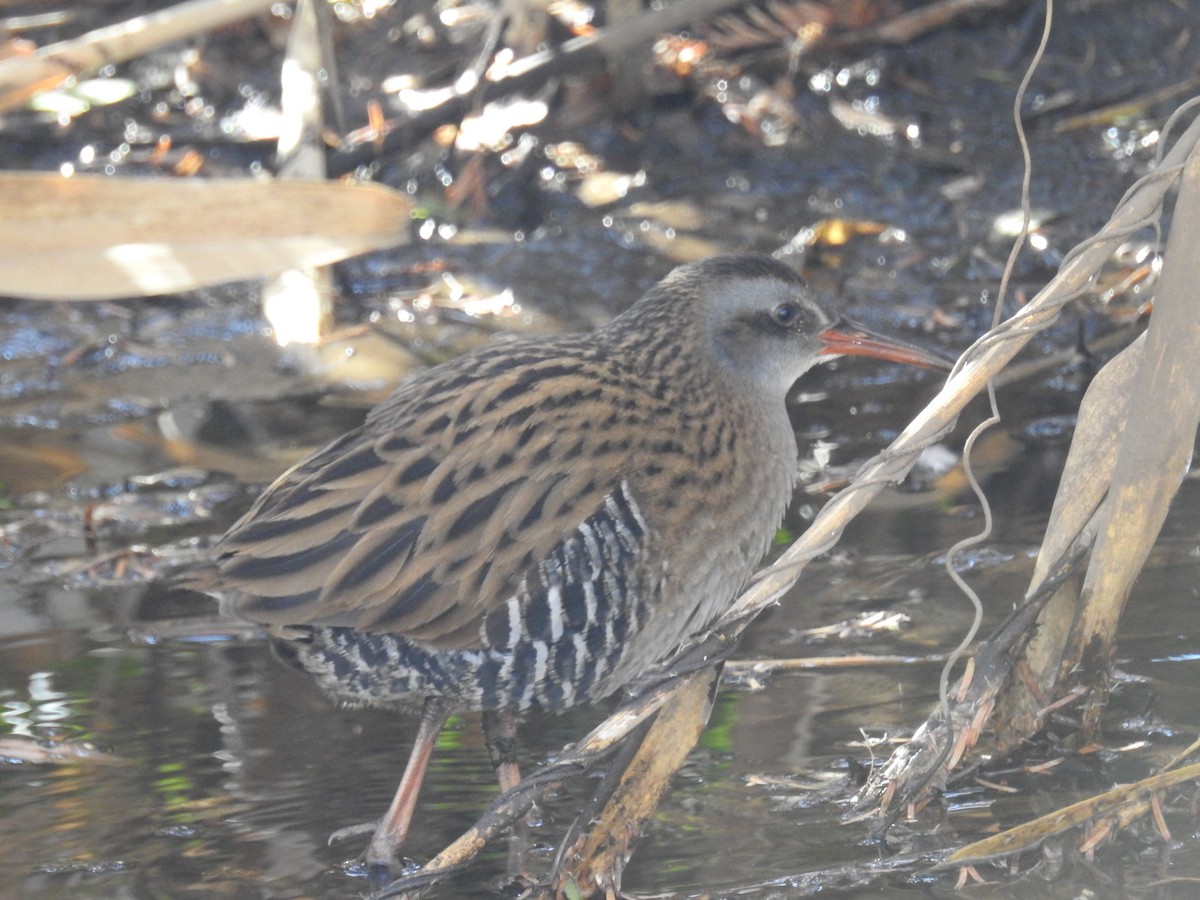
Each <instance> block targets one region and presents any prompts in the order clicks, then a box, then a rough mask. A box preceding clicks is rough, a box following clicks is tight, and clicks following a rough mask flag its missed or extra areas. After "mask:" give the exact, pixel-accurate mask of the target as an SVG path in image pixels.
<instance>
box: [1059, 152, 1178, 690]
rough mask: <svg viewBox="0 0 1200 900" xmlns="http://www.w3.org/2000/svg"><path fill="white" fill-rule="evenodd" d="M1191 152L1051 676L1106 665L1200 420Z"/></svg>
mask: <svg viewBox="0 0 1200 900" xmlns="http://www.w3.org/2000/svg"><path fill="white" fill-rule="evenodd" d="M1197 245H1200V153H1193V154H1192V156H1191V158H1190V159H1189V160H1188V162H1187V165H1186V166H1185V167H1184V171H1183V175H1182V178H1181V181H1180V191H1179V199H1178V200H1177V201H1176V204H1175V215H1174V218H1173V221H1172V223H1171V233H1170V235H1169V237H1168V239H1167V246H1166V249H1165V252H1164V254H1163V272H1162V278H1161V280H1160V282H1159V288H1158V291H1157V294H1156V297H1155V303H1154V315H1153V316H1152V317H1151V320H1150V326H1149V328H1148V329H1147V331H1146V345H1145V351H1144V353H1143V354H1142V363H1143V364H1142V365H1141V366H1140V367H1139V368H1138V372H1137V375H1136V377H1135V378H1134V381H1133V384H1132V385H1131V393H1130V398H1129V419H1128V422H1127V423H1126V425H1125V429H1124V432H1123V434H1122V436H1121V442H1120V450H1119V452H1118V455H1117V459H1116V465H1115V468H1114V470H1113V479H1112V486H1111V487H1110V488H1109V492H1108V496H1107V497H1106V498H1105V503H1104V508H1103V509H1102V519H1101V522H1100V530H1099V536H1098V537H1097V540H1096V549H1095V551H1094V552H1093V555H1092V562H1091V565H1090V566H1089V567H1088V574H1087V578H1086V579H1085V581H1084V585H1083V593H1082V598H1083V608H1082V610H1080V612H1079V620H1078V624H1077V626H1076V628H1074V629H1073V630H1072V634H1071V640H1070V643H1069V644H1068V647H1067V651H1066V653H1065V655H1064V658H1063V660H1062V662H1061V663H1060V667H1059V673H1060V678H1065V677H1066V675H1067V673H1068V671H1070V670H1072V669H1074V668H1075V667H1076V666H1079V665H1081V664H1082V665H1083V666H1084V667H1085V669H1086V668H1091V669H1092V671H1091V672H1090V673H1089V672H1087V671H1084V672H1083V673H1082V677H1083V679H1084V680H1087V679H1089V678H1095V677H1096V676H1097V675H1098V674H1099V673H1098V672H1097V671H1096V669H1095V667H1097V666H1100V667H1103V666H1105V665H1107V661H1108V659H1109V657H1110V656H1111V651H1112V647H1113V645H1114V643H1115V640H1116V630H1117V620H1118V618H1119V617H1120V615H1121V611H1122V610H1123V609H1124V607H1125V601H1126V600H1127V599H1128V596H1129V590H1130V588H1131V587H1132V585H1133V581H1134V579H1135V578H1136V577H1137V576H1138V573H1139V572H1141V569H1142V566H1143V564H1144V563H1145V561H1146V557H1147V556H1148V555H1149V553H1150V548H1151V546H1152V545H1153V544H1154V541H1155V540H1156V539H1157V538H1158V533H1159V530H1160V529H1161V528H1162V524H1163V521H1164V520H1165V519H1166V516H1167V510H1168V507H1169V506H1170V503H1171V500H1172V498H1174V496H1175V494H1176V492H1177V491H1178V490H1179V485H1180V483H1181V482H1182V480H1183V477H1184V475H1185V474H1187V470H1188V466H1189V464H1190V462H1191V459H1192V451H1193V449H1194V447H1195V443H1196V429H1197V427H1198V426H1200V316H1198V315H1197V309H1196V303H1195V299H1194V298H1195V294H1194V291H1195V285H1196V284H1197V283H1198V282H1200V262H1198V261H1197V259H1196V254H1195V248H1196V246H1197Z"/></svg>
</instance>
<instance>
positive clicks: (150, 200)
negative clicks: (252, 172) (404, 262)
mask: <svg viewBox="0 0 1200 900" xmlns="http://www.w3.org/2000/svg"><path fill="white" fill-rule="evenodd" d="M411 210H412V201H411V200H410V199H409V198H408V197H406V196H405V195H403V194H400V193H398V192H396V191H393V190H391V189H389V188H386V187H383V186H382V185H377V184H346V183H342V182H315V181H269V180H261V181H260V180H254V179H205V180H201V179H153V180H152V179H129V178H107V177H103V176H86V175H76V176H74V177H71V178H63V177H61V176H59V175H54V174H46V173H0V294H2V295H5V296H11V297H28V298H32V299H39V300H111V299H117V298H121V297H138V296H148V295H157V294H169V293H175V292H177V291H184V290H191V289H194V288H198V287H204V286H207V285H213V284H220V283H223V282H228V281H241V280H246V279H250V278H258V277H262V276H264V275H270V274H273V273H276V272H280V271H283V270H284V269H288V268H295V267H298V266H321V265H328V264H329V263H334V262H337V261H338V260H342V259H346V258H347V257H350V256H355V255H357V254H359V253H366V252H368V251H371V250H379V249H382V248H384V247H392V246H396V245H399V244H402V243H404V242H405V241H406V240H407V235H408V230H407V224H408V221H409V216H410V213H411Z"/></svg>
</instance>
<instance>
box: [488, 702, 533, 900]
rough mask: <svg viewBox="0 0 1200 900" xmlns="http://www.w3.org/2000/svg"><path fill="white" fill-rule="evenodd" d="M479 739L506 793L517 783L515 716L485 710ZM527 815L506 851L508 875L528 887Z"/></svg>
mask: <svg viewBox="0 0 1200 900" xmlns="http://www.w3.org/2000/svg"><path fill="white" fill-rule="evenodd" d="M483 740H484V743H486V744H487V749H488V757H489V758H490V759H491V761H492V768H493V769H495V770H496V778H497V780H498V781H499V782H500V790H501V791H507V790H509V789H511V788H514V787H516V786H517V785H518V784H519V783H520V781H521V770H520V769H519V768H518V767H517V717H516V715H514V714H513V713H512V712H510V711H508V710H500V711H493V710H485V711H484V713H483ZM529 826H530V816H529V815H528V814H526V815H524V816H522V817H521V819H520V820H519V821H518V822H517V823H516V826H515V827H514V828H513V833H512V840H511V842H510V844H509V848H508V872H509V874H510V875H512V876H514V877H515V878H516V879H517V881H518V883H522V884H524V885H525V886H528V885H530V884H532V883H533V880H534V879H533V878H532V877H531V876H530V875H529V874H528V872H529V870H530V868H529V864H528V861H527V859H526V857H527V856H528V853H529V845H530V840H529Z"/></svg>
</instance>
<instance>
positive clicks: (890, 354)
mask: <svg viewBox="0 0 1200 900" xmlns="http://www.w3.org/2000/svg"><path fill="white" fill-rule="evenodd" d="M818 337H819V338H820V339H821V341H822V343H824V345H825V346H824V347H822V348H821V353H822V354H828V355H831V356H870V357H872V358H874V359H886V360H888V361H889V362H898V363H906V364H907V365H910V366H921V367H922V368H926V369H945V370H949V369H950V368H951V365H952V364H951V362H950V360H948V359H946V358H945V357H943V356H942V355H941V354H939V353H937V352H936V351H933V350H927V349H925V348H924V347H918V346H917V345H916V344H909V343H906V342H904V341H901V340H897V339H896V338H891V337H887V336H886V335H882V334H876V333H875V332H873V331H870V330H868V329H866V328H864V327H863V326H862V325H859V324H858V323H857V322H853V321H851V320H850V319H839V320H838V321H837V322H836V323H835V324H833V325H831V326H829V327H828V328H826V329H825V330H824V331H822V332H821V333H820V334H819V335H818Z"/></svg>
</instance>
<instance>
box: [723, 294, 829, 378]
mask: <svg viewBox="0 0 1200 900" xmlns="http://www.w3.org/2000/svg"><path fill="white" fill-rule="evenodd" d="M704 298H705V301H706V303H705V306H706V310H705V311H706V313H707V317H706V318H707V325H708V329H709V335H710V339H711V341H712V343H713V346H714V348H715V349H716V351H717V353H716V356H717V359H718V362H719V364H721V365H724V366H726V367H728V369H729V371H730V373H731V374H733V375H734V376H736V377H738V378H739V379H749V380H750V381H751V382H753V383H754V384H755V385H756V386H758V387H759V389H761V390H763V391H766V392H767V393H768V394H769V395H773V396H777V397H779V398H780V399H782V398H783V397H785V396H786V395H787V392H788V390H789V389H790V388H791V387H792V385H793V384H795V383H796V380H797V379H798V378H799V377H800V376H801V375H803V374H804V373H805V372H807V371H808V370H809V369H811V368H812V367H813V366H814V365H815V364H816V363H818V362H821V361H822V359H830V358H832V357H831V356H828V355H825V356H823V354H827V353H828V351H827V350H826V342H825V340H824V339H823V334H824V333H825V332H827V331H828V330H829V329H830V328H832V327H833V326H834V325H835V323H836V321H837V319H836V317H835V316H834V315H833V314H832V313H831V312H829V311H828V310H827V309H825V307H824V306H822V305H821V304H820V303H818V302H817V301H816V300H815V299H814V298H813V297H812V296H811V295H810V294H809V293H808V291H807V290H806V289H805V288H804V286H803V285H802V284H801V283H799V282H798V281H794V280H788V281H781V280H778V279H775V278H770V277H753V278H736V277H735V278H729V279H722V280H719V281H715V282H713V283H711V284H709V285H708V286H706V287H705V289H704Z"/></svg>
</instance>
